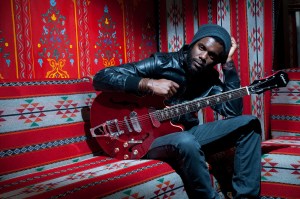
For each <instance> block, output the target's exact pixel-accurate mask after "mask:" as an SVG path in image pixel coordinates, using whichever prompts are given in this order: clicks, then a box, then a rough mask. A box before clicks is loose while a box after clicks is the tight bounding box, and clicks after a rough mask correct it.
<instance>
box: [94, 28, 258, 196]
mask: <svg viewBox="0 0 300 199" xmlns="http://www.w3.org/2000/svg"><path fill="white" fill-rule="evenodd" d="M236 47H237V45H236V42H235V40H234V38H231V37H230V35H229V33H228V32H227V31H226V30H225V29H224V28H222V27H221V26H219V25H215V24H207V25H202V26H201V27H200V28H199V30H198V32H197V33H196V34H195V36H194V38H193V40H192V42H191V43H190V44H189V45H185V46H183V47H182V48H181V49H180V50H179V51H178V52H172V53H155V54H154V55H153V56H151V57H150V58H147V59H145V60H142V61H139V62H136V63H127V64H123V65H121V66H118V67H110V68H105V69H103V70H100V71H99V72H98V73H97V74H96V75H95V77H94V82H93V84H94V87H95V89H96V90H102V91H105V90H114V91H122V92H126V93H134V94H136V95H147V94H151V95H159V96H164V97H165V98H166V101H167V102H168V103H169V104H176V103H180V102H184V101H187V100H192V99H195V98H197V97H201V96H208V95H215V94H218V93H222V92H224V91H228V90H232V89H237V88H239V87H240V80H239V77H238V74H237V72H236V69H235V65H234V62H233V60H232V55H233V53H234V51H235V49H236ZM218 63H221V64H222V69H223V73H224V77H225V80H224V83H223V82H221V81H220V79H219V73H218V72H217V70H215V68H214V66H215V65H216V64H218ZM212 108H213V109H214V110H215V111H216V112H218V113H219V114H221V115H224V116H225V117H226V119H224V120H219V121H215V122H211V123H206V124H202V125H199V122H198V119H197V118H196V117H195V114H186V115H184V116H182V117H180V118H179V119H178V118H177V119H176V121H174V122H180V123H181V124H183V125H184V126H185V131H183V132H174V133H171V134H168V135H164V136H161V137H158V138H157V139H155V140H154V142H153V143H152V145H151V147H150V149H149V151H148V153H147V155H146V157H145V158H150V159H159V160H163V161H166V162H168V163H169V164H170V165H171V166H172V167H173V168H174V169H175V170H176V172H177V173H178V174H179V175H180V176H181V178H182V180H183V182H184V186H185V189H186V192H187V194H188V196H189V198H219V195H218V193H217V192H216V191H215V190H214V189H213V187H212V185H211V181H210V177H209V171H208V168H207V165H206V162H205V153H206V152H207V151H210V150H212V149H213V150H215V149H216V148H218V149H225V148H230V147H235V149H236V150H235V157H234V172H233V176H232V187H233V197H234V198H256V197H258V195H259V191H260V164H261V163H260V156H261V148H260V142H261V138H260V133H261V129H260V123H259V120H258V119H257V118H255V117H254V116H246V115H243V116H241V113H242V99H235V100H231V101H228V102H224V103H221V104H218V105H215V106H213V107H212ZM220 166H222V165H220Z"/></svg>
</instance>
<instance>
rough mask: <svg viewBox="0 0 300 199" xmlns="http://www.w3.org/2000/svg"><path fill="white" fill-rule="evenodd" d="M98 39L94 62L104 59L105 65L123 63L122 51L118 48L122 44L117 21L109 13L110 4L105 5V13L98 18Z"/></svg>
mask: <svg viewBox="0 0 300 199" xmlns="http://www.w3.org/2000/svg"><path fill="white" fill-rule="evenodd" d="M98 27H99V30H98V33H99V35H98V41H97V42H96V45H95V48H98V50H97V52H96V54H95V59H94V62H95V64H98V63H99V59H102V64H103V65H104V66H105V67H109V66H114V65H115V64H116V61H118V62H117V64H122V56H121V53H120V52H119V51H118V50H116V49H117V48H120V44H119V43H118V42H117V32H116V28H117V27H116V22H114V21H113V20H112V17H111V16H110V14H109V9H108V6H107V5H106V6H104V14H103V16H102V17H101V18H100V19H99V20H98Z"/></svg>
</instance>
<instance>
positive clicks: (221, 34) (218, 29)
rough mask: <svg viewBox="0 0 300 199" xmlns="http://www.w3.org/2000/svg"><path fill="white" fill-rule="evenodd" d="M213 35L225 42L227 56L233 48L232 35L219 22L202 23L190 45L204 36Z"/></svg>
mask: <svg viewBox="0 0 300 199" xmlns="http://www.w3.org/2000/svg"><path fill="white" fill-rule="evenodd" d="M211 36H215V37H218V38H220V39H221V40H222V41H223V42H224V44H225V54H226V57H227V56H228V53H229V50H230V48H231V37H230V35H229V33H228V32H227V30H226V29H225V28H223V27H222V26H219V25H217V24H205V25H201V26H200V28H199V29H198V31H197V33H196V34H195V36H194V37H193V40H192V42H191V43H190V44H189V46H190V47H191V46H193V45H194V44H195V43H196V42H197V41H198V40H200V39H202V38H204V37H211Z"/></svg>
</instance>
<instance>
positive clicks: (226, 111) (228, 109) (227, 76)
mask: <svg viewBox="0 0 300 199" xmlns="http://www.w3.org/2000/svg"><path fill="white" fill-rule="evenodd" d="M223 74H224V83H220V85H218V86H215V87H214V88H213V89H212V91H211V93H210V94H209V95H215V94H218V93H222V92H226V91H229V90H233V89H238V88H240V87H241V84H240V79H239V76H238V74H237V71H236V68H235V65H234V62H233V61H230V62H227V63H225V65H224V66H223ZM212 108H213V109H214V110H215V111H216V112H217V113H219V114H221V115H223V116H225V117H232V116H237V115H241V114H242V111H243V99H242V98H238V99H234V100H231V101H227V102H223V103H221V104H218V105H215V106H214V107H212Z"/></svg>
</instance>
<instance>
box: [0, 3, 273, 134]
mask: <svg viewBox="0 0 300 199" xmlns="http://www.w3.org/2000/svg"><path fill="white" fill-rule="evenodd" d="M157 3H158V4H159V5H156V4H157ZM158 8H159V9H158ZM0 11H1V13H0V17H1V21H0V79H2V80H3V81H17V80H24V79H35V80H36V79H44V78H81V77H83V76H91V75H93V74H95V73H96V72H97V71H98V70H99V69H101V68H103V67H109V66H112V65H119V64H122V63H126V62H131V61H137V60H140V59H143V58H145V57H148V56H149V55H150V54H151V53H153V52H156V51H157V47H159V50H160V51H175V50H178V49H179V48H180V47H181V46H182V45H184V43H189V42H190V41H191V39H192V37H193V34H194V32H195V31H196V30H197V29H198V26H200V25H202V24H204V23H217V24H220V25H222V26H223V27H225V28H226V29H227V30H228V31H229V32H230V33H231V34H232V35H233V36H234V37H235V38H236V40H237V42H238V43H239V48H238V50H237V52H236V53H235V57H234V58H235V61H236V64H237V67H238V71H239V74H240V76H241V81H242V85H243V86H247V85H249V84H250V83H251V82H253V81H254V80H255V79H258V78H261V77H264V76H266V75H269V74H271V68H272V36H273V35H272V20H270V19H272V0H241V1H240V0H235V1H230V0H160V1H151V0H126V1H125V0H31V1H30V0H1V1H0ZM158 21H159V24H157V23H158ZM158 25H159V26H158ZM158 33H159V34H158ZM157 36H159V38H158V37H157ZM158 44H159V45H158ZM218 69H219V70H220V66H218ZM221 78H222V75H221ZM244 104H245V106H244V113H245V114H254V115H257V116H258V117H259V118H260V120H261V121H262V125H263V129H264V130H265V132H266V134H265V137H264V138H267V137H268V135H269V134H268V131H269V123H270V121H269V106H270V92H266V93H264V94H263V95H259V96H257V95H254V96H247V97H245V98H244ZM203 112H204V115H205V117H203V118H204V119H203V120H204V121H211V120H214V119H218V118H220V116H218V115H216V114H215V113H213V112H211V111H210V110H208V109H207V110H206V109H205V110H204V111H203Z"/></svg>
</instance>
